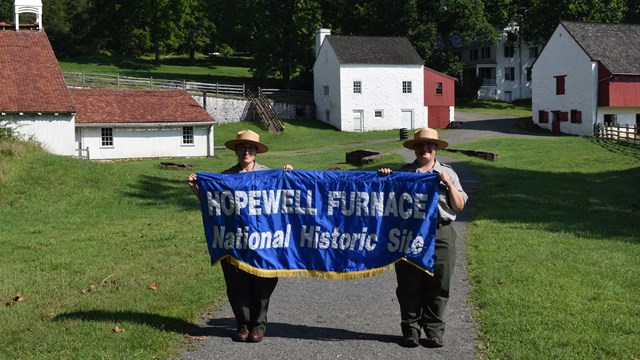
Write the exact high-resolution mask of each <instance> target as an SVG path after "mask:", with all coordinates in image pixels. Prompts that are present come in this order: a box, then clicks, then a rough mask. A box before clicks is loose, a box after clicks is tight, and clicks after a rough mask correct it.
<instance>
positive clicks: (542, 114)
mask: <svg viewBox="0 0 640 360" xmlns="http://www.w3.org/2000/svg"><path fill="white" fill-rule="evenodd" d="M538 122H539V123H540V124H546V123H548V122H549V113H548V112H546V111H544V110H540V111H538Z"/></svg>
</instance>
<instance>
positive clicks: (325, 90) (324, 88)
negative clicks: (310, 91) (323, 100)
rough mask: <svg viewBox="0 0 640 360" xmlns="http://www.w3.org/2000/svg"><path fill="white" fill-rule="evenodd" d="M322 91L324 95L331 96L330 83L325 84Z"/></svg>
mask: <svg viewBox="0 0 640 360" xmlns="http://www.w3.org/2000/svg"><path fill="white" fill-rule="evenodd" d="M322 91H324V96H329V85H325V86H323V87H322Z"/></svg>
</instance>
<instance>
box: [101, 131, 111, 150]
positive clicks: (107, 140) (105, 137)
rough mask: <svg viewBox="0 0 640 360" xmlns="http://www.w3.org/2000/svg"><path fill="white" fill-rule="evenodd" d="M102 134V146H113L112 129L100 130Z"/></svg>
mask: <svg viewBox="0 0 640 360" xmlns="http://www.w3.org/2000/svg"><path fill="white" fill-rule="evenodd" d="M100 130H101V131H100V132H101V134H102V146H113V128H102V129H100Z"/></svg>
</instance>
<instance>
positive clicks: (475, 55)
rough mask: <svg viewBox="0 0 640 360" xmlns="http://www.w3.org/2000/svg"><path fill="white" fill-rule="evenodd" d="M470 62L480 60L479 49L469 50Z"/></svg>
mask: <svg viewBox="0 0 640 360" xmlns="http://www.w3.org/2000/svg"><path fill="white" fill-rule="evenodd" d="M469 60H478V49H470V50H469Z"/></svg>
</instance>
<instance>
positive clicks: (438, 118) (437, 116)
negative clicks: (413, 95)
mask: <svg viewBox="0 0 640 360" xmlns="http://www.w3.org/2000/svg"><path fill="white" fill-rule="evenodd" d="M428 124H429V127H430V128H433V129H444V128H446V127H448V126H449V107H448V106H429V121H428Z"/></svg>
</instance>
